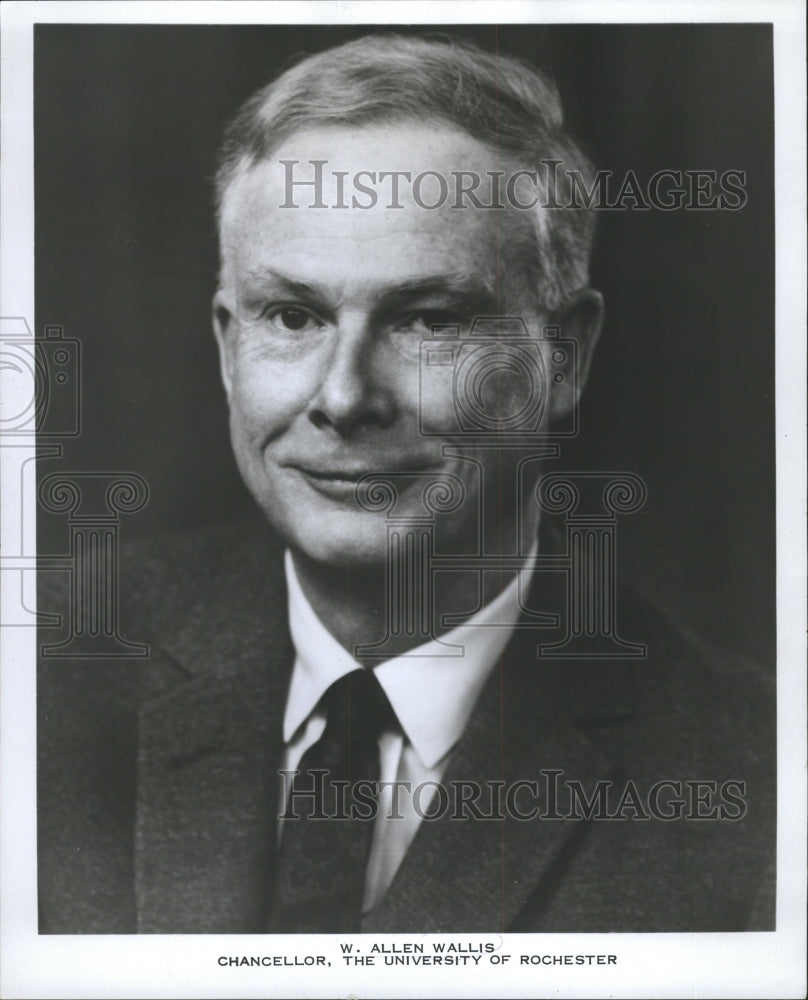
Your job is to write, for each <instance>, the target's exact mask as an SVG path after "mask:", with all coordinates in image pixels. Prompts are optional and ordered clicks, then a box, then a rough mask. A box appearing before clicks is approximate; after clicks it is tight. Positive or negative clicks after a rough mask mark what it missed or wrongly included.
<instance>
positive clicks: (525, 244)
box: [221, 123, 536, 272]
mask: <svg viewBox="0 0 808 1000" xmlns="http://www.w3.org/2000/svg"><path fill="white" fill-rule="evenodd" d="M516 169H518V168H516V167H515V165H513V164H510V163H504V162H503V159H502V158H501V157H500V156H499V154H498V152H497V151H496V150H494V149H490V148H489V147H488V146H486V145H485V144H483V143H481V142H479V141H478V140H476V139H474V138H473V137H472V136H470V135H467V134H466V133H464V132H462V131H460V130H458V129H455V128H453V127H450V126H444V125H442V124H438V123H426V124H412V123H400V124H398V125H385V126H378V125H376V126H368V127H362V128H347V127H329V128H325V129H319V130H317V131H302V132H298V133H295V134H294V135H292V136H291V137H289V138H288V139H286V140H284V141H283V142H282V143H281V144H280V145H279V146H278V147H277V148H276V149H275V150H274V151H273V152H272V154H271V155H270V156H269V157H267V158H266V159H264V160H261V161H260V162H258V163H254V164H246V163H245V164H244V165H243V167H242V168H241V169H240V170H239V171H238V172H237V173H236V176H235V177H234V179H233V181H232V183H231V184H230V186H229V188H228V190H227V192H226V193H225V197H224V199H223V203H222V218H221V245H222V265H223V271H225V272H226V271H231V270H232V269H234V268H235V269H241V268H244V267H247V266H252V265H253V264H254V263H256V262H258V261H260V260H261V259H262V258H264V257H266V256H268V255H270V256H271V255H275V254H278V253H282V254H284V255H285V256H287V257H288V256H290V255H291V256H297V257H299V258H300V262H301V263H303V262H304V261H305V258H306V257H307V256H308V257H311V258H313V257H317V258H323V257H329V256H330V257H333V258H335V259H334V263H335V264H336V263H338V260H343V261H344V262H348V261H349V260H350V261H353V262H354V263H355V264H356V265H357V266H363V265H366V264H367V263H369V262H375V263H377V264H378V262H379V257H382V258H383V257H384V256H385V255H386V256H387V257H389V258H391V265H392V263H393V259H394V258H396V257H398V256H400V254H401V252H402V251H405V252H408V253H409V254H410V255H412V254H420V255H422V256H423V257H425V258H428V257H430V256H431V257H446V256H451V255H452V254H457V255H460V256H461V257H462V258H463V263H464V265H466V266H468V265H473V266H475V267H482V266H484V265H485V266H493V267H495V268H496V267H497V261H498V260H499V261H501V262H503V266H504V261H505V259H506V257H508V258H509V259H510V257H511V256H513V251H515V250H517V248H518V250H519V251H520V253H519V254H518V259H519V260H521V261H522V262H523V263H525V262H526V261H527V259H528V258H532V254H531V253H530V249H531V248H532V247H533V246H534V245H535V226H536V217H535V213H534V212H530V213H527V212H524V211H522V212H519V211H516V210H515V209H514V208H513V207H511V206H508V205H504V206H502V207H497V204H498V202H497V193H498V186H501V182H502V176H503V174H504V173H506V172H507V171H508V170H510V171H514V170H516Z"/></svg>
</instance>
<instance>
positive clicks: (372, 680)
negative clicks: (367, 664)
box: [323, 667, 395, 743]
mask: <svg viewBox="0 0 808 1000" xmlns="http://www.w3.org/2000/svg"><path fill="white" fill-rule="evenodd" d="M323 703H324V705H325V708H326V713H327V714H326V729H325V733H324V735H325V737H326V738H328V739H333V740H338V741H343V740H344V741H347V742H349V743H357V742H364V741H370V740H373V741H375V740H378V738H379V735H380V734H381V732H382V731H383V730H384V729H385V728H387V727H389V726H390V724H391V722H392V721H393V720H394V719H395V714H394V712H393V708H392V706H391V704H390V702H389V701H388V699H387V695H386V694H385V693H384V690H383V689H382V686H381V684H380V683H379V680H378V678H377V677H376V675H375V673H374V672H373V671H372V670H365V669H362V668H361V667H360V668H359V669H357V670H352V671H351V672H350V673H348V674H344V675H343V676H342V677H340V679H339V680H337V681H334V683H333V684H332V685H331V687H330V688H329V689H328V690H327V691H326V693H325V695H324V696H323Z"/></svg>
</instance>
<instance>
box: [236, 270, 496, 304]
mask: <svg viewBox="0 0 808 1000" xmlns="http://www.w3.org/2000/svg"><path fill="white" fill-rule="evenodd" d="M245 278H246V280H247V283H248V284H250V285H252V284H255V285H259V286H260V285H265V284H272V285H274V286H276V287H280V288H283V289H284V291H286V292H288V293H289V294H292V295H302V296H309V297H311V296H314V297H318V298H323V297H326V298H327V293H328V290H327V288H326V287H325V286H323V287H322V288H320V287H318V286H317V284H315V283H313V282H310V281H303V280H302V279H300V278H293V277H291V276H289V275H286V274H283V273H282V272H281V271H276V270H275V269H274V268H272V267H255V268H250V269H248V270H247V271H246V274H245ZM379 293H380V298H381V299H383V300H387V301H394V302H395V301H399V300H406V299H414V298H418V297H419V296H421V297H425V296H428V295H449V296H450V297H451V298H453V299H455V300H458V301H459V300H464V301H465V300H467V301H468V303H469V305H474V304H476V303H480V305H485V306H488V307H490V306H491V305H492V304H496V303H497V302H498V301H499V299H500V298H501V295H500V294H498V293H497V291H496V290H495V289H494V288H493V287H492V286H491V285H490V283H489V282H487V281H482V280H481V279H480V277H479V276H473V275H470V274H466V273H465V272H462V271H447V272H444V273H441V274H430V275H425V276H424V277H422V278H407V279H404V280H403V281H399V282H395V283H392V284H390V285H385V286H383V287H382V288H380V289H379Z"/></svg>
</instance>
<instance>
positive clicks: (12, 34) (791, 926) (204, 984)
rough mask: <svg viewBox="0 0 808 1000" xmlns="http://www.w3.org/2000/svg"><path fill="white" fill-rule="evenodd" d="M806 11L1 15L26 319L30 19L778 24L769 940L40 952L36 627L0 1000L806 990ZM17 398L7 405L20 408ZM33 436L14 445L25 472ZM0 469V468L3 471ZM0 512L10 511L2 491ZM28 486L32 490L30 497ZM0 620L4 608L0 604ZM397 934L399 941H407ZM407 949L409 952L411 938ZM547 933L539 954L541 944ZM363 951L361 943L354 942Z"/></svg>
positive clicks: (265, 6) (23, 700)
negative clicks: (435, 951)
mask: <svg viewBox="0 0 808 1000" xmlns="http://www.w3.org/2000/svg"><path fill="white" fill-rule="evenodd" d="M803 15H804V6H803V4H802V3H801V2H800V0H767V2H763V0H754V2H751V0H750V2H736V0H729V2H719V0H715V2H708V0H704V2H692V0H691V2H679V0H662V2H659V3H656V4H654V5H649V4H647V3H645V2H611V0H610V2H606V3H602V4H598V5H593V4H592V3H591V2H586V0H580V2H579V0H561V2H557V0H546V2H501V3H498V4H496V5H494V4H490V3H487V2H482V3H477V2H463V3H431V2H430V3H421V2H409V3H362V2H357V3H353V2H339V3H336V2H334V3H331V2H328V3H323V2H311V3H308V2H305V3H304V2H286V3H283V2H281V3H272V2H260V3H249V2H247V3H245V2H235V0H230V2H226V3H224V2H216V0H211V2H194V3H182V4H176V3H165V2H141V3H138V2H121V3H117V2H83V3H70V2H63V3H62V2H42V3H30V2H14V0H11V2H8V3H6V4H4V6H3V10H2V153H3V155H2V200H1V204H2V228H0V234H1V235H2V251H1V256H0V281H1V282H2V283H1V284H0V316H2V317H22V318H28V320H29V323H31V324H32V321H33V316H34V281H33V276H34V243H33V232H34V229H33V209H34V205H33V25H34V24H35V23H43V22H52V23H69V22H76V23H79V22H85V23H126V24H132V23H138V22H139V23H152V24H158V23H188V24H190V23H205V24H212V23H221V24H249V23H262V24H264V23H266V24H269V23H285V24H319V23H330V24H340V23H346V24H368V25H373V24H390V23H413V24H416V23H423V24H428V23H493V22H497V23H502V24H505V23H522V22H535V21H541V22H543V23H547V24H552V23H565V24H575V23H581V24H586V23H593V22H597V23H628V22H637V23H642V22H646V23H647V22H654V23H659V24H662V23H670V24H672V23H679V22H688V21H691V22H701V23H720V22H730V23H731V22H750V21H757V22H771V23H772V24H773V30H774V67H775V81H774V83H775V123H776V135H775V152H776V158H775V185H776V189H775V195H776V201H775V226H776V313H775V315H776V386H777V399H776V439H777V635H778V671H777V681H778V703H777V706H778V742H777V751H778V817H777V819H778V822H777V851H778V879H777V930H776V931H775V932H771V933H745V934H729V933H716V934H651V935H642V934H612V935H541V936H537V935H515V934H508V935H498V934H474V935H468V934H456V935H451V938H452V939H453V940H458V941H460V940H463V941H468V942H472V941H473V942H475V943H479V942H483V941H485V942H490V943H493V944H494V949H495V950H494V954H497V955H499V956H501V957H504V956H505V955H508V954H510V955H515V954H517V953H518V952H520V951H525V950H528V949H530V950H540V951H541V952H542V953H544V954H554V955H556V954H557V955H564V954H572V953H582V954H604V955H615V956H617V962H616V964H614V965H612V964H607V965H600V966H599V965H594V966H580V967H572V968H568V967H564V966H561V967H559V966H544V967H542V969H541V974H540V977H539V976H538V975H537V973H536V971H535V969H534V968H533V967H524V966H521V967H520V966H519V965H515V964H510V965H509V964H507V963H503V962H502V961H501V960H500V961H499V962H498V963H496V964H487V965H486V966H485V967H483V965H482V964H481V965H480V967H479V968H476V969H475V970H474V971H473V973H471V974H470V973H469V972H464V971H463V970H458V969H450V968H445V969H441V968H430V969H428V970H425V969H419V968H397V969H396V975H395V977H394V979H389V978H388V979H387V980H384V979H383V978H382V976H381V974H380V973H381V971H382V970H379V969H370V968H361V967H354V968H350V969H349V968H347V967H345V966H344V964H343V963H342V961H341V959H340V951H339V947H338V943H337V941H336V940H334V939H331V938H328V937H311V938H302V937H299V936H295V937H292V936H277V937H273V938H272V939H271V942H270V941H268V939H267V938H266V937H264V936H255V937H252V936H239V937H237V938H236V937H233V936H222V937H218V936H184V935H171V936H163V935H154V936H141V937H134V936H114V935H109V936H98V937H96V936H39V935H38V933H37V920H36V822H35V818H36V817H35V788H36V760H35V683H34V676H35V672H34V669H33V664H34V662H35V652H36V636H35V630H34V629H31V628H4V629H2V631H0V643H2V678H1V680H2V693H1V696H0V711H1V712H2V717H1V721H2V725H1V726H0V732H2V753H1V754H0V791H1V792H2V807H1V808H0V815H2V817H3V822H2V827H1V828H0V846H1V847H2V858H1V859H0V863H1V867H0V871H2V896H1V897H0V929H1V930H2V962H1V963H0V970H2V971H0V976H1V977H2V979H1V980H0V994H1V995H2V996H4V997H8V998H20V1000H22V998H28V997H31V998H35V997H60V998H61V997H64V998H72V997H83V998H95V997H99V998H101V997H106V998H109V997H115V998H118V997H121V998H124V997H141V998H143V997H186V998H189V997H200V998H209V997H210V998H219V997H223V998H224V997H250V998H253V997H256V998H257V997H266V996H268V995H271V996H274V997H302V996H307V997H317V998H319V997H333V996H335V995H340V996H345V995H348V994H354V995H357V996H376V997H394V996H395V997H402V996H410V997H417V996H434V997H452V996H457V995H464V996H468V997H492V996H500V997H510V996H513V997H525V996H535V995H537V994H536V991H537V990H540V991H541V995H547V996H559V997H573V996H574V997H582V996H586V997H609V996H618V995H619V996H623V997H642V996H649V995H653V996H656V997H677V996H687V995H694V996H695V995H697V996H699V997H705V998H706V997H725V996H726V997H729V996H733V997H739V998H740V997H798V996H803V995H804V992H805V959H806V951H805V941H806V938H805V931H806V926H805V903H806V858H805V850H804V845H805V842H806V836H805V833H806V799H805V776H804V769H803V765H804V748H805V745H806V738H805V717H806V711H805V706H806V687H805V669H804V666H805V654H806V646H805V630H804V624H805V604H806V600H805V598H806V582H805V581H806V572H805V570H806V566H805V555H804V553H805V546H806V535H805V521H804V500H805V493H806V491H805V466H804V456H805V419H804V415H805V400H806V395H805V381H804V372H805V330H806V299H805V272H806V241H805V208H806V198H805V162H806V161H805V126H804V123H805V80H804V65H805V30H804V19H803ZM14 405H15V399H14V398H13V396H12V395H4V397H3V402H2V406H3V408H4V410H5V412H6V413H10V412H13V407H14ZM34 444H35V442H34V440H33V438H31V439H30V440H28V439H21V440H20V444H19V446H21V447H29V448H30V449H31V455H32V456H33V449H34ZM7 470H8V466H6V467H5V468H4V469H3V472H4V473H5V472H7ZM0 482H2V500H3V504H2V509H3V510H5V511H9V510H14V509H15V508H17V507H18V505H19V499H18V493H19V491H20V489H21V488H23V485H22V484H21V483H20V480H19V478H16V479H15V478H13V477H10V476H8V475H3V476H2V480H0ZM29 486H30V484H28V483H27V482H26V483H25V484H24V488H26V489H27V488H28V487H29ZM22 509H23V510H24V512H25V516H24V517H23V518H22V519H18V518H6V519H4V521H3V525H2V551H3V552H5V553H9V552H14V553H16V552H19V553H26V552H31V551H34V548H35V518H34V516H33V512H34V502H33V497H31V496H26V497H25V498H24V504H23V506H22ZM2 599H3V612H4V618H3V620H4V621H6V620H7V619H6V618H5V612H6V611H7V609H8V606H9V605H8V603H7V601H8V599H9V594H8V593H7V592H6V591H5V590H4V591H3V592H2ZM399 937H400V936H399ZM413 937H414V936H413V935H410V936H409V938H413ZM537 937H540V938H541V940H540V944H538V946H537V943H536V940H535V939H536V938H537ZM362 939H363V944H362V947H363V950H364V949H365V948H366V947H367V946H369V945H370V943H371V941H372V940H378V941H379V943H382V942H385V943H390V942H392V941H394V940H396V938H394V937H391V936H385V935H378V936H374V935H362ZM304 953H308V954H312V955H323V956H325V957H326V960H327V962H330V963H331V965H330V966H328V965H326V966H314V967H308V968H306V969H305V970H303V972H301V970H300V969H296V968H291V969H288V968H284V967H278V968H272V969H270V970H267V969H263V968H258V969H256V968H248V969H232V968H230V967H227V966H220V965H219V964H218V958H219V956H229V955H232V954H238V955H250V954H255V955H262V954H271V955H275V956H284V955H287V956H291V955H295V954H297V955H301V954H304Z"/></svg>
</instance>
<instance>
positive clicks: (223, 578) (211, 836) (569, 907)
mask: <svg viewBox="0 0 808 1000" xmlns="http://www.w3.org/2000/svg"><path fill="white" fill-rule="evenodd" d="M282 555H283V547H282V545H281V543H280V542H279V540H278V539H276V538H275V537H274V536H273V535H272V533H271V532H270V531H269V529H267V528H265V527H264V526H263V525H259V524H257V523H256V524H252V523H251V524H239V525H236V526H224V527H216V528H214V529H206V530H204V531H199V532H196V533H189V534H186V535H181V536H175V537H171V538H165V539H162V540H157V541H156V542H154V543H149V544H139V545H137V546H135V547H134V548H131V549H129V550H124V552H123V553H122V557H121V581H120V588H119V592H120V599H121V628H122V631H123V634H124V635H125V636H126V637H127V638H128V639H130V640H133V641H137V642H143V643H148V645H149V648H150V653H149V656H148V657H146V658H143V659H114V658H111V659H108V660H105V659H100V660H99V659H72V660H65V659H44V660H43V661H42V663H41V665H40V670H39V679H38V709H39V715H38V827H39V845H38V857H39V889H40V903H39V906H40V911H39V917H40V930H41V932H42V933H68V934H70V933H88V934H90V933H91V934H103V933H116V934H132V933H142V932H146V933H148V932H152V933H185V934H207V933H260V932H262V931H263V930H264V929H265V928H266V926H267V921H268V915H269V912H270V910H271V906H272V885H273V877H272V876H273V863H274V854H275V844H276V822H277V819H276V814H277V801H278V789H277V780H278V776H277V768H278V767H279V766H280V761H281V754H282V749H283V746H282V733H281V724H282V718H283V711H284V706H285V699H286V691H287V685H288V681H289V676H290V673H291V667H292V664H293V658H294V651H293V647H292V643H291V639H290V636H289V631H288V625H287V599H286V589H285V578H284V572H283V559H282ZM59 575H60V574H56V573H51V574H48V573H42V574H41V578H42V581H41V593H40V608H41V609H42V610H48V611H51V610H62V611H63V612H64V611H65V607H64V602H65V600H66V587H65V586H63V585H60V582H59V581H58V580H57V579H56V577H57V576H59ZM556 575H558V574H548V573H543V574H539V577H540V578H537V579H536V580H535V581H534V584H533V586H532V588H531V601H535V602H536V604H537V606H538V607H543V606H544V605H543V601H545V600H549V599H550V598H549V596H548V595H549V593H550V590H551V589H552V588H548V586H547V578H548V577H553V576H556ZM49 576H50V577H51V578H52V579H50V580H49V579H48V577H49ZM562 590H563V588H562ZM60 602H61V608H59V607H58V605H59V604H60ZM619 621H620V627H621V631H622V632H623V634H624V635H625V636H626V638H637V639H641V640H642V641H643V642H645V643H646V644H647V646H648V657H647V659H643V660H636V661H631V660H624V661H620V660H607V661H591V660H590V661H580V662H579V661H573V660H563V661H559V660H557V661H553V660H547V661H544V660H539V659H537V655H536V649H537V644H538V642H539V639H541V640H542V641H547V639H548V636H546V635H545V634H544V633H542V634H541V636H539V635H538V634H537V631H536V630H534V629H530V628H517V630H516V631H515V633H514V636H513V638H512V640H511V641H510V643H509V646H508V648H507V649H506V652H505V655H504V657H503V660H502V663H501V664H500V665H499V666H498V667H497V668H496V669H495V670H494V671H493V672H492V674H491V677H490V679H489V681H488V683H487V685H486V687H485V688H484V690H483V692H482V694H481V696H480V698H479V700H478V702H477V704H476V707H475V709H474V711H473V713H472V716H471V718H470V721H469V723H468V726H467V728H466V730H465V732H464V734H463V736H462V737H461V739H460V740H459V741H458V743H457V744H456V746H455V747H454V749H453V751H452V755H451V759H450V763H449V766H448V770H447V772H446V775H445V777H444V783H445V784H446V783H449V782H452V781H475V782H478V783H480V784H481V785H484V784H485V783H486V782H488V783H491V782H494V783H496V782H500V783H504V784H503V785H502V787H503V788H507V787H510V786H512V785H513V784H514V783H515V782H517V781H528V780H532V779H536V780H542V781H543V782H544V783H543V784H542V785H541V788H542V789H549V785H547V781H549V780H551V779H550V778H548V777H547V775H548V774H549V773H550V772H552V771H559V772H561V774H560V775H559V776H558V777H557V779H553V780H554V781H555V795H556V799H555V802H554V804H553V805H554V808H552V809H550V810H549V812H552V813H553V814H554V816H556V817H558V818H552V817H550V816H546V815H540V816H539V817H537V818H534V819H529V820H527V819H522V818H520V817H519V815H515V814H514V815H505V818H496V817H495V818H492V819H481V818H473V817H468V816H466V817H465V818H460V819H457V818H452V815H451V814H450V813H448V812H447V813H445V814H444V815H442V816H440V817H439V818H436V819H434V820H424V821H423V822H422V823H421V826H420V827H419V830H418V832H417V834H416V836H415V839H414V841H413V843H412V845H411V847H410V849H409V851H408V853H407V855H406V857H405V859H404V861H403V863H402V865H401V867H400V869H399V871H398V873H397V875H396V877H395V879H394V881H393V883H392V885H391V886H390V888H389V890H388V892H387V893H386V895H385V897H384V898H383V900H382V901H381V903H380V904H379V905H378V906H377V907H376V908H375V909H374V910H373V911H372V912H371V913H370V914H368V915H367V916H366V918H365V920H364V923H363V928H362V929H363V931H378V932H431V931H455V932H460V931H479V932H492V931H503V930H511V931H541V932H600V931H680V932H681V931H735V930H744V929H750V930H766V929H773V926H774V874H773V873H774V867H773V856H774V832H775V813H776V801H775V793H776V782H775V771H774V762H775V728H774V701H773V696H772V691H771V685H770V684H769V683H768V681H767V678H766V675H765V674H764V673H763V672H762V671H761V670H759V669H758V668H757V667H756V666H753V665H750V664H748V663H746V662H743V661H739V660H738V659H737V658H736V657H732V656H728V655H725V654H721V653H718V652H717V651H716V650H714V649H713V648H711V647H708V646H706V645H705V644H704V643H702V642H700V641H698V640H696V639H695V638H694V637H692V636H690V635H688V634H686V633H684V632H683V631H682V630H681V629H680V628H679V627H678V626H677V625H676V624H675V623H673V622H672V621H671V620H670V619H669V618H668V617H667V616H666V615H665V614H664V613H662V612H661V611H660V610H659V609H657V608H656V607H655V606H653V605H651V604H649V603H648V602H646V601H644V600H641V599H639V598H637V597H636V596H635V597H627V596H626V595H625V594H621V596H620V602H619ZM51 633H53V635H55V633H56V630H49V631H48V632H47V633H45V631H44V630H43V634H42V640H41V641H44V640H48V641H51V640H52V638H53V636H52V634H51ZM664 780H667V781H672V782H681V783H682V784H681V786H676V785H674V786H667V787H668V789H669V791H668V797H669V798H670V796H671V795H672V794H673V792H672V791H670V788H671V787H673V789H675V790H677V791H681V792H682V794H683V797H684V798H685V799H686V800H687V806H686V808H685V810H684V815H682V816H680V817H679V818H669V819H667V818H659V817H658V816H655V815H650V816H647V817H646V818H643V816H642V812H644V811H645V812H647V810H646V809H644V808H643V801H647V800H644V797H645V796H646V795H647V793H648V791H649V789H651V788H653V787H654V786H655V784H657V783H658V782H660V781H664ZM575 781H578V782H580V783H581V786H582V787H583V788H585V789H590V790H591V789H592V788H593V787H594V786H593V782H597V781H603V782H611V785H607V786H605V787H607V789H608V790H610V794H611V792H613V796H611V797H610V802H611V806H614V804H615V802H616V799H617V798H619V797H620V795H621V794H623V793H624V792H625V789H626V787H628V785H629V784H633V786H634V788H635V789H636V790H637V792H638V793H639V796H640V800H641V801H640V808H639V809H636V810H635V809H632V808H631V806H630V804H629V805H627V806H625V808H623V809H622V811H621V813H620V814H619V815H617V816H614V817H613V818H606V817H604V816H602V815H598V813H597V811H596V812H595V813H594V814H593V815H591V816H590V817H589V818H588V819H587V818H586V816H585V815H576V814H575V810H574V809H573V808H572V807H573V805H574V804H575V803H574V801H573V792H572V791H571V785H572V784H573V783H574V782H575ZM687 782H702V783H706V782H714V783H715V785H714V786H712V785H705V784H702V785H700V786H695V787H694V786H693V785H692V784H691V785H687V784H686V783H687ZM726 782H736V783H737V782H740V783H742V784H740V785H738V784H736V785H734V786H731V787H733V788H734V790H735V797H736V800H737V799H738V798H739V797H740V798H741V799H742V806H741V805H738V803H737V801H736V802H735V803H734V804H733V803H731V802H728V801H725V800H724V799H722V798H721V789H722V788H724V787H725V783H726ZM487 787H496V786H495V785H493V786H492V785H490V784H489V785H488V786H487ZM739 789H742V791H740V792H739ZM546 794H549V792H547V793H546ZM694 800H698V801H695V802H694ZM514 801H515V800H514ZM520 801H521V800H520ZM623 801H624V804H625V800H623ZM578 804H579V805H580V799H579V800H578ZM722 804H723V805H724V806H725V808H722V809H717V808H716V806H720V805H722ZM611 806H610V811H611ZM666 810H667V811H666V815H667V812H672V811H673V810H671V809H668V808H667V807H666ZM520 811H521V812H522V813H524V812H526V811H527V810H526V809H525V808H524V807H523V806H522V807H520ZM545 811H548V810H545ZM506 812H507V811H506ZM512 812H513V810H512ZM688 817H690V818H688Z"/></svg>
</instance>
